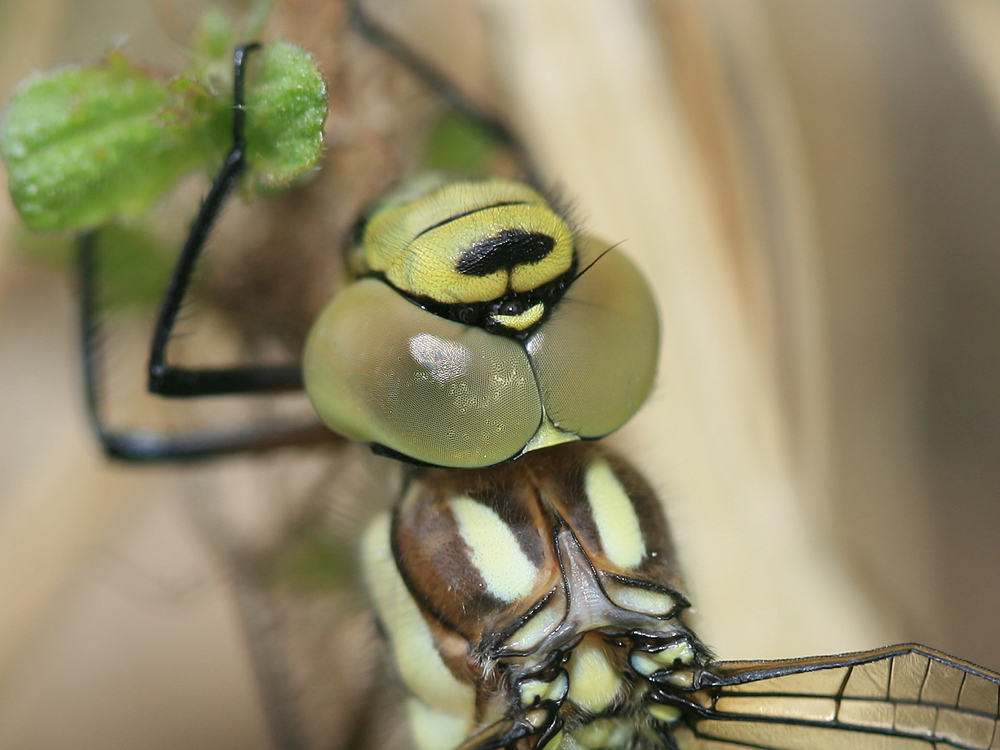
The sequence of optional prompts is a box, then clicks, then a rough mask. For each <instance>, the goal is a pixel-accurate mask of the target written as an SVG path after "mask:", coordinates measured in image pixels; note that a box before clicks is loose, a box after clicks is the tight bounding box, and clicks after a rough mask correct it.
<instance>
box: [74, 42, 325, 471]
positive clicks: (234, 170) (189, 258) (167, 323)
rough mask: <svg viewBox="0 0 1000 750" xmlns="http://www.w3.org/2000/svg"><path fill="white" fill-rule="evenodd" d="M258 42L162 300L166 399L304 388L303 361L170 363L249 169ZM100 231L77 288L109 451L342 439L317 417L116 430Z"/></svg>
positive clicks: (144, 456)
mask: <svg viewBox="0 0 1000 750" xmlns="http://www.w3.org/2000/svg"><path fill="white" fill-rule="evenodd" d="M258 46H259V45H256V44H251V45H246V46H244V47H240V48H238V49H237V50H236V53H235V54H234V56H233V71H234V83H233V145H232V147H231V148H230V150H229V153H228V154H227V155H226V159H225V162H224V164H223V166H222V169H221V170H220V171H219V174H218V175H217V176H216V178H215V180H214V182H213V184H212V187H211V189H210V190H209V192H208V195H207V196H206V198H205V200H204V201H203V202H202V205H201V209H200V210H199V212H198V215H197V216H196V217H195V220H194V222H193V223H192V224H191V230H190V232H189V233H188V237H187V239H186V241H185V243H184V247H183V249H182V251H181V255H180V258H179V259H178V261H177V264H176V266H175V267H174V272H173V275H172V277H171V280H170V286H169V287H168V289H167V292H166V294H165V296H164V298H163V302H162V304H161V307H160V313H159V316H158V318H157V322H156V327H155V329H154V332H153V339H152V344H151V349H150V360H149V390H150V391H151V392H153V393H156V394H159V395H163V396H178V397H191V396H207V395H226V394H247V393H263V392H277V391H293V390H301V388H302V374H301V366H300V364H298V363H295V364H290V365H286V366H279V367H253V366H250V367H229V368H203V369H186V368H179V367H173V366H172V365H170V364H168V363H167V361H166V350H167V345H168V343H169V341H170V337H171V334H172V331H173V328H174V325H175V323H176V321H177V315H178V313H179V311H180V308H181V304H182V303H183V301H184V296H185V294H186V293H187V290H188V287H189V285H190V282H191V276H192V273H193V271H194V267H195V264H196V262H197V259H198V256H199V254H200V253H201V250H202V248H203V247H204V245H205V242H206V240H207V239H208V235H209V233H210V232H211V230H212V226H213V225H214V224H215V221H216V219H217V217H218V215H219V212H220V211H221V209H222V206H223V205H224V204H225V201H226V199H227V198H228V196H229V194H230V193H231V192H232V189H233V187H234V186H235V185H236V183H237V181H238V180H239V178H240V176H241V175H242V174H243V172H244V171H245V169H246V138H245V135H244V124H245V119H246V112H245V108H244V99H243V89H244V79H245V69H246V59H247V55H248V54H249V53H250V52H252V51H253V50H255V49H256V48H257V47H258ZM97 240H98V236H97V233H96V232H91V233H88V234H84V235H82V236H81V237H80V238H79V240H78V244H77V257H78V263H77V272H78V278H79V285H80V305H81V308H80V320H81V330H80V340H81V345H82V349H83V370H84V382H85V390H86V394H85V395H86V405H87V412H88V415H89V418H90V422H91V425H92V426H93V429H94V431H95V432H96V434H97V436H98V438H99V439H100V441H101V444H102V445H103V446H104V449H105V452H106V453H107V454H108V455H109V456H111V457H113V458H118V459H122V460H127V461H175V460H190V459H199V458H208V457H211V456H217V455H221V454H226V453H235V452H242V451H253V450H266V449H269V448H275V447H280V446H285V445H301V444H311V443H318V442H326V441H330V440H336V439H339V438H337V436H335V435H334V434H333V433H331V432H330V431H329V430H328V429H326V428H325V427H323V426H322V425H321V424H320V423H319V421H318V420H309V421H302V422H278V421H274V422H267V423H263V424H259V425H251V426H247V427H243V428H237V429H233V430H227V431H219V432H211V433H191V434H176V435H171V434H161V433H157V432H151V431H142V430H116V429H114V428H112V427H110V426H109V425H108V424H107V423H106V421H105V419H104V416H103V413H102V408H101V406H102V396H103V394H102V392H101V385H102V382H103V366H102V365H103V357H102V351H101V344H100V340H101V333H100V321H99V318H100V312H99V309H98V308H99V303H98V300H99V298H100V290H99V289H98V277H99V265H100V264H99V258H98V242H97Z"/></svg>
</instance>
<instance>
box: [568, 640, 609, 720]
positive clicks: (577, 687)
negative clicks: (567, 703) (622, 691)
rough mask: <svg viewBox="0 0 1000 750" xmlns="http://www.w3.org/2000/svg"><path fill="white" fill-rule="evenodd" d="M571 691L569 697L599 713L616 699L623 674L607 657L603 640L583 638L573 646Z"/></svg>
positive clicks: (583, 706)
mask: <svg viewBox="0 0 1000 750" xmlns="http://www.w3.org/2000/svg"><path fill="white" fill-rule="evenodd" d="M567 669H568V671H569V693H568V694H567V696H566V697H567V698H568V699H569V700H571V701H573V702H574V703H575V704H576V705H578V706H580V707H581V708H583V709H585V710H587V711H592V712H593V713H600V712H601V711H604V710H605V709H606V708H608V706H610V705H611V702H612V701H613V700H614V699H615V695H616V694H617V693H618V689H619V688H620V687H621V675H620V674H619V673H618V670H616V669H615V668H614V666H613V665H612V664H611V661H610V660H609V658H608V652H607V651H606V649H605V648H604V647H603V644H601V643H600V642H594V641H592V640H591V637H587V638H584V639H583V641H582V642H581V643H580V645H579V646H577V647H576V648H575V649H574V650H573V656H572V657H571V658H570V660H569V664H568V665H567Z"/></svg>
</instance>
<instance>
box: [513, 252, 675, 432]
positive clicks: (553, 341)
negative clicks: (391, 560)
mask: <svg viewBox="0 0 1000 750" xmlns="http://www.w3.org/2000/svg"><path fill="white" fill-rule="evenodd" d="M580 244H581V246H586V245H589V246H590V248H589V249H590V252H591V254H592V255H593V256H595V257H596V255H597V252H595V251H596V250H597V246H596V245H597V243H596V240H593V239H592V238H587V237H583V238H581V240H580ZM584 256H585V257H586V253H584ZM659 336H660V334H659V320H658V318H657V314H656V303H655V301H654V300H653V293H652V291H651V290H650V288H649V286H648V285H647V284H646V280H645V279H644V278H643V276H642V274H641V272H640V271H639V269H638V268H636V267H635V266H634V265H633V264H632V262H631V261H630V260H629V259H628V258H627V257H626V256H625V255H624V254H623V253H621V252H619V251H618V250H611V251H610V252H608V253H606V254H605V255H604V256H603V257H602V258H601V259H600V260H599V261H598V262H597V263H595V264H594V266H593V267H592V268H590V269H589V270H588V271H587V272H586V273H584V274H583V275H582V276H581V277H580V278H579V279H577V280H576V281H575V282H573V285H572V286H571V287H570V288H569V291H568V292H567V293H566V296H565V297H563V299H562V300H561V301H560V303H559V305H558V307H557V308H556V311H555V312H554V314H553V315H552V317H551V318H550V319H549V320H548V321H546V322H545V323H544V324H542V326H541V327H540V328H539V329H538V331H537V332H536V333H535V334H534V335H532V337H531V338H530V339H528V341H527V343H526V348H527V351H528V353H529V355H530V356H531V360H532V364H533V366H534V368H535V373H536V375H537V377H538V384H539V387H540V389H541V392H542V403H543V404H544V406H545V411H546V413H547V414H548V415H549V417H550V418H551V419H552V421H553V422H554V423H555V424H556V425H557V426H558V427H559V428H560V429H562V430H565V431H567V432H571V433H573V434H575V435H579V436H580V437H582V438H599V437H603V436H604V435H607V434H608V433H610V432H613V431H614V430H616V429H618V428H619V427H621V426H622V425H623V424H625V422H627V421H628V420H629V419H630V418H631V416H632V415H633V414H635V412H636V411H637V410H638V409H639V407H640V406H642V404H643V402H644V401H645V400H646V398H647V396H649V392H650V390H652V387H653V381H654V379H655V376H656V363H657V358H658V356H659V340H660V339H659Z"/></svg>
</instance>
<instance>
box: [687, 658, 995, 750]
mask: <svg viewBox="0 0 1000 750" xmlns="http://www.w3.org/2000/svg"><path fill="white" fill-rule="evenodd" d="M706 672H707V674H706V675H705V679H704V680H703V682H702V685H703V686H705V687H702V689H701V690H699V691H698V692H697V693H695V698H696V701H697V702H698V703H699V704H700V705H701V706H702V708H703V710H702V711H699V714H700V715H699V716H697V717H696V718H694V719H693V720H690V721H689V722H687V724H686V726H681V727H678V729H677V730H676V731H675V732H674V739H675V741H676V742H677V745H678V747H679V748H680V749H681V750H738V749H739V748H753V749H754V750H841V749H844V750H847V749H848V748H858V749H860V750H924V749H926V750H944V748H951V747H955V748H966V749H967V750H973V749H975V750H998V748H1000V728H998V719H1000V709H998V694H1000V674H997V673H995V672H990V671H989V670H986V669H983V668H981V667H977V666H975V665H974V664H970V663H968V662H964V661H960V660H958V659H954V658H952V657H950V656H948V655H946V654H942V653H941V652H939V651H934V650H933V649H929V648H926V647H924V646H917V645H912V644H905V645H900V646H887V647H885V648H881V649H876V650H874V651H864V652H860V653H855V654H843V655H839V656H815V657H808V658H804V659H790V660H787V661H764V662H749V661H746V662H715V663H712V664H709V665H708V667H707V668H706ZM710 683H711V684H710Z"/></svg>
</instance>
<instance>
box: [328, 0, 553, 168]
mask: <svg viewBox="0 0 1000 750" xmlns="http://www.w3.org/2000/svg"><path fill="white" fill-rule="evenodd" d="M346 1H347V6H348V8H349V9H350V12H351V22H352V23H353V24H354V26H355V27H356V28H357V30H358V32H359V33H360V34H361V35H362V36H364V37H365V38H366V39H367V40H368V41H370V42H371V43H372V44H375V45H377V46H378V47H381V48H382V49H383V50H385V51H386V52H387V53H388V54H390V55H392V57H394V58H395V59H396V60H397V61H398V62H399V63H400V64H402V65H403V66H404V67H405V68H407V70H409V71H410V72H411V73H413V74H414V75H415V76H416V77H417V78H419V79H420V80H421V81H423V82H424V85H426V86H427V87H428V88H429V89H430V90H431V91H433V92H434V93H435V94H437V95H438V96H440V97H441V98H442V99H443V100H444V101H445V102H446V103H447V104H448V106H449V107H451V108H452V109H453V110H455V111H456V112H457V113H458V114H460V115H461V116H462V117H465V118H467V119H468V120H470V121H472V122H474V123H475V124H476V125H478V126H479V127H481V128H483V130H485V131H486V132H488V133H489V134H490V136H491V137H492V138H494V139H495V140H496V141H497V142H499V143H501V144H502V145H503V146H504V147H506V148H509V149H510V150H511V151H512V152H513V153H514V155H515V156H516V158H517V161H518V165H519V166H520V167H521V169H522V170H523V171H524V175H525V180H526V181H527V182H528V183H530V184H531V185H533V186H534V187H536V188H540V187H541V183H540V181H539V177H538V171H537V170H536V169H535V165H534V163H533V162H532V160H531V157H530V156H528V151H527V149H526V148H525V147H524V144H523V143H521V140H520V139H519V138H518V137H517V136H516V135H515V134H514V132H513V131H512V130H511V129H510V128H508V127H507V125H506V124H505V123H504V122H503V120H501V119H500V118H498V117H495V116H494V115H492V114H490V113H489V112H486V111H485V110H483V109H482V108H481V107H479V106H477V105H476V104H474V103H472V102H470V101H469V100H468V99H466V98H465V97H464V96H463V95H462V93H461V92H460V91H459V90H458V89H456V88H455V87H454V86H453V85H452V83H451V81H449V80H448V79H447V78H446V77H445V76H444V75H442V74H441V72H440V71H438V70H436V69H435V68H434V66H433V65H431V64H429V63H428V62H427V61H426V60H424V59H423V58H422V57H420V55H418V54H417V53H416V52H414V51H413V50H412V49H411V48H410V47H409V45H407V44H406V43H405V42H403V41H402V40H401V39H399V38H398V37H397V36H395V35H394V34H393V33H391V32H390V31H388V30H387V29H386V28H385V27H384V26H382V25H381V24H379V23H378V22H377V21H375V20H374V19H373V18H372V17H371V16H370V15H369V14H368V12H367V11H366V10H365V9H364V7H363V0H346Z"/></svg>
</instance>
